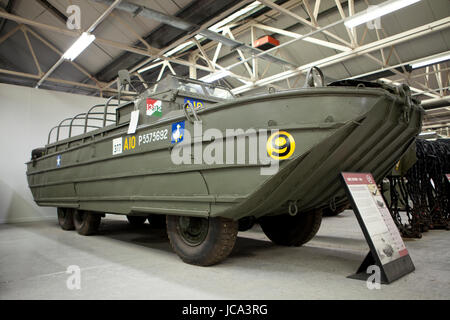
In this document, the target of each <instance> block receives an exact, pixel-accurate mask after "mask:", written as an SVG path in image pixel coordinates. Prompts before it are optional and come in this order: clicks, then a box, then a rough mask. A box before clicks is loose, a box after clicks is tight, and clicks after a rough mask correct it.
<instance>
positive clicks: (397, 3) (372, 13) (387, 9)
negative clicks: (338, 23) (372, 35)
mask: <svg viewBox="0 0 450 320" xmlns="http://www.w3.org/2000/svg"><path fill="white" fill-rule="evenodd" d="M419 1H420V0H389V1H386V2H383V3H382V4H379V5H376V6H373V7H371V8H369V9H367V10H366V12H361V13H358V14H356V15H354V16H353V17H351V18H349V19H348V20H347V21H345V22H344V24H345V26H346V27H347V28H354V27H356V26H359V25H360V24H363V23H366V22H369V21H372V20H375V19H376V18H379V17H381V16H384V15H386V14H388V13H391V12H394V11H397V10H399V9H401V8H404V7H407V6H409V5H412V4H413V3H416V2H419Z"/></svg>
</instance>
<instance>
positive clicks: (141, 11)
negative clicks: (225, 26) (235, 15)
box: [93, 0, 296, 67]
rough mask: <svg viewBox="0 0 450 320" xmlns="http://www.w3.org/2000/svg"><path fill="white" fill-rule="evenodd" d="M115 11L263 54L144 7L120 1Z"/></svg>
mask: <svg viewBox="0 0 450 320" xmlns="http://www.w3.org/2000/svg"><path fill="white" fill-rule="evenodd" d="M93 1H95V2H99V3H104V4H110V3H112V1H113V0H93ZM117 9H119V10H123V11H126V12H128V13H129V14H132V15H135V16H136V15H140V16H143V17H146V18H148V19H152V20H156V21H159V22H161V23H164V24H167V25H170V26H172V27H175V28H178V29H181V30H184V31H187V32H192V33H193V34H199V35H202V36H204V37H206V38H207V39H210V40H213V41H217V42H221V43H222V44H224V45H226V46H229V47H231V48H232V49H234V50H237V49H240V50H243V51H248V52H250V53H251V54H258V53H261V52H263V51H262V50H259V49H256V48H253V47H251V46H248V45H246V44H245V43H243V42H240V41H236V40H233V39H230V38H227V37H225V36H223V35H221V34H219V33H217V32H214V31H211V30H208V29H205V30H198V29H199V26H198V25H195V24H193V23H190V22H188V21H185V20H183V19H180V18H178V17H174V16H170V15H167V14H165V13H162V12H159V11H156V10H153V9H150V8H147V7H144V6H138V5H136V4H133V3H130V2H126V1H122V2H121V3H120V4H119V5H118V6H117ZM261 59H265V60H268V61H272V62H274V63H278V64H282V65H287V66H290V67H296V65H295V64H293V63H291V62H289V61H286V60H284V59H280V58H278V57H275V56H272V55H265V56H262V57H261Z"/></svg>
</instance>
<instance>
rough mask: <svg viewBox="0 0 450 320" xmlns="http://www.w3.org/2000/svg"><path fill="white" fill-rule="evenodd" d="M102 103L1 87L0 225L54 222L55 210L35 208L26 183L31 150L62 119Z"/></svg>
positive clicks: (66, 95) (68, 96)
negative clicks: (43, 220)
mask: <svg viewBox="0 0 450 320" xmlns="http://www.w3.org/2000/svg"><path fill="white" fill-rule="evenodd" d="M105 101H106V100H105V99H101V98H95V97H88V96H82V95H75V94H68V93H61V92H56V91H48V90H41V89H34V88H27V87H21V86H14V85H8V84H1V83H0V148H1V149H0V150H1V152H0V223H12V222H26V221H35V220H42V219H46V218H53V219H56V209H55V208H41V207H38V206H37V205H36V204H35V203H34V201H33V198H32V196H31V192H30V190H29V188H28V184H27V179H26V174H25V172H26V165H25V162H27V161H29V160H30V157H31V150H33V149H35V148H39V147H43V146H44V145H45V144H46V143H47V135H48V132H49V130H50V129H51V128H52V127H53V126H55V125H57V124H58V123H59V121H61V120H62V119H64V118H68V117H72V116H74V115H75V114H78V113H82V112H86V111H87V110H88V109H89V108H90V107H91V106H93V105H95V104H100V103H105Z"/></svg>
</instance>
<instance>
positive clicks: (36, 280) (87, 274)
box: [0, 211, 450, 299]
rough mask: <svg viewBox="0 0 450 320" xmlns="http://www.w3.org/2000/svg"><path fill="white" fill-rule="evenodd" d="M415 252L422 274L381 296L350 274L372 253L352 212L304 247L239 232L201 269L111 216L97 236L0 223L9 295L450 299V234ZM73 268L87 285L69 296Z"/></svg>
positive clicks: (437, 234) (1, 279)
mask: <svg viewBox="0 0 450 320" xmlns="http://www.w3.org/2000/svg"><path fill="white" fill-rule="evenodd" d="M406 246H407V248H408V250H409V252H410V255H411V257H412V260H413V262H414V264H415V266H416V271H415V272H413V273H411V274H409V275H407V276H405V277H403V278H402V279H400V280H398V281H396V282H394V283H393V284H390V285H382V287H381V289H380V290H369V289H367V287H366V283H365V282H364V281H359V280H352V279H348V278H346V277H347V276H348V275H350V274H352V273H354V272H355V271H356V269H357V268H358V266H359V264H360V263H361V262H362V260H363V258H364V256H365V254H366V253H367V252H368V247H367V244H366V242H365V240H364V237H363V235H362V232H361V230H360V228H359V225H358V223H357V221H356V218H355V216H354V214H353V212H352V211H346V212H344V213H343V214H341V215H340V216H338V217H332V218H324V220H323V222H322V227H321V229H320V231H319V233H318V235H317V236H316V237H315V238H314V239H313V240H312V241H311V242H309V243H308V244H307V245H305V246H303V247H300V248H285V247H278V246H275V245H273V244H272V243H271V242H269V241H268V240H267V238H266V237H265V236H264V234H263V233H262V232H261V231H260V229H259V227H255V228H254V229H252V230H251V231H248V232H244V233H240V234H239V238H238V240H237V243H236V246H235V248H234V250H233V252H232V254H231V255H230V257H229V258H228V259H227V260H225V261H224V262H223V263H222V264H219V265H217V266H213V267H207V268H202V267H195V266H191V265H188V264H185V263H183V262H182V261H181V260H180V259H179V258H178V257H177V256H176V255H175V254H174V253H173V252H172V250H171V248H170V245H169V242H168V240H167V238H166V236H165V232H164V231H161V230H159V231H158V230H154V229H152V228H150V226H149V225H146V226H144V227H142V228H132V227H131V226H129V225H128V224H127V222H126V220H124V217H116V216H107V217H106V218H105V219H103V220H102V225H101V231H100V234H99V235H97V236H91V237H82V236H80V235H78V234H77V233H76V232H68V231H62V230H61V229H60V228H59V227H58V226H57V223H56V219H55V221H43V222H33V223H22V224H16V225H2V226H0V299H449V298H450V231H443V230H436V231H431V232H428V233H426V234H424V236H423V238H422V239H420V240H407V241H406ZM69 265H78V266H80V268H81V289H80V290H69V289H67V287H66V281H67V279H68V277H69V275H68V274H66V273H65V271H66V269H67V267H68V266H69Z"/></svg>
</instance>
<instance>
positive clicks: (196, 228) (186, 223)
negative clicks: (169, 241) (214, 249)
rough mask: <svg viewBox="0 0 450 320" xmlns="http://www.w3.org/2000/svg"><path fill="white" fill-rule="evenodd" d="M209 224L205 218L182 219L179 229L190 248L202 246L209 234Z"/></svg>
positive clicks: (179, 221) (179, 222)
mask: <svg viewBox="0 0 450 320" xmlns="http://www.w3.org/2000/svg"><path fill="white" fill-rule="evenodd" d="M208 228H209V222H208V219H205V218H193V217H180V219H179V220H178V229H179V231H180V235H181V238H182V239H183V241H184V242H186V243H187V244H188V245H190V246H198V245H200V244H201V243H202V242H203V241H204V240H205V238H206V235H207V234H208Z"/></svg>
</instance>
